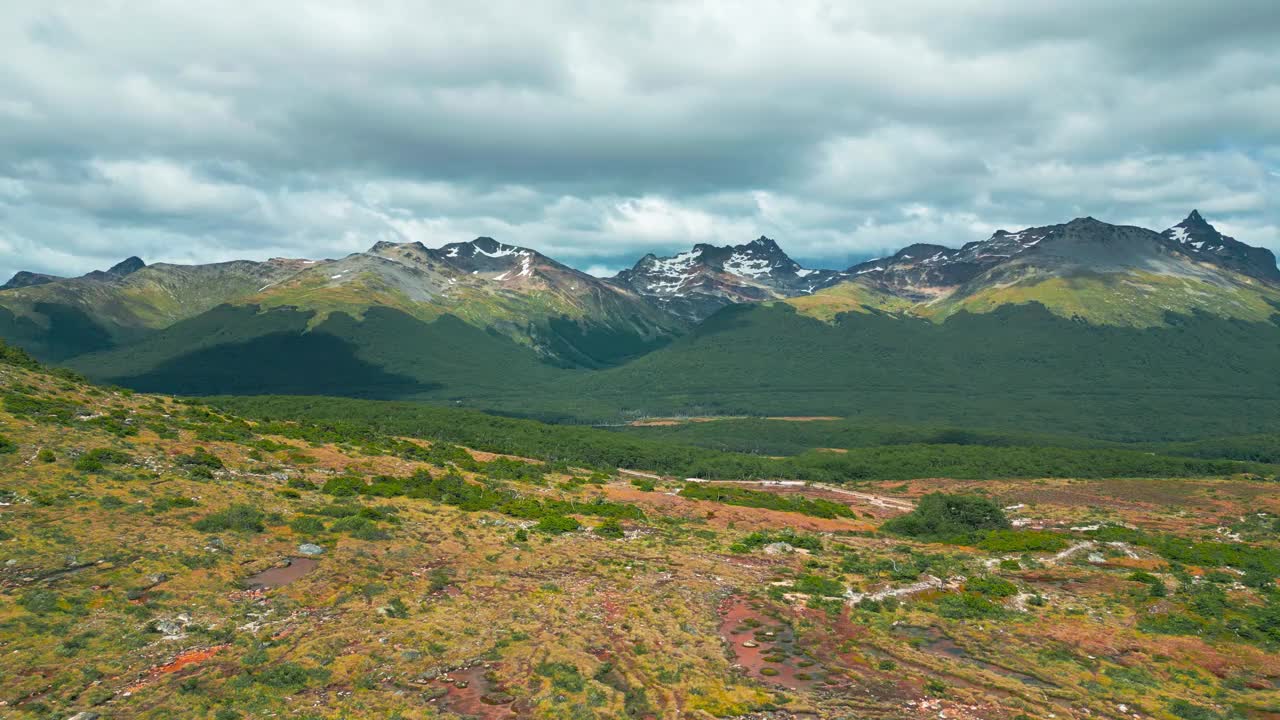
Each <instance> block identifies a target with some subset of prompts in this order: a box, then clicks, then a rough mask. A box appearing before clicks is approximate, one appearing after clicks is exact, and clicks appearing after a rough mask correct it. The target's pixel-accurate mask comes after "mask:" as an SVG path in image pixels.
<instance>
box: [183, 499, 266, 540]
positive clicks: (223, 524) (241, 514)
mask: <svg viewBox="0 0 1280 720" xmlns="http://www.w3.org/2000/svg"><path fill="white" fill-rule="evenodd" d="M265 519H266V515H264V514H263V513H262V511H261V510H259V509H258V508H256V507H254V506H252V505H242V504H237V505H232V506H231V507H229V508H227V509H226V510H223V511H221V512H216V513H213V514H212V515H207V516H205V517H203V518H201V519H199V520H197V521H196V523H195V528H196V529H197V530H199V531H200V532H207V533H216V532H222V531H224V530H235V531H238V532H255V533H256V532H262V531H263V530H265V529H266V525H265V523H264V522H263V521H264V520H265Z"/></svg>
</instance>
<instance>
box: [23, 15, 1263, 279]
mask: <svg viewBox="0 0 1280 720" xmlns="http://www.w3.org/2000/svg"><path fill="white" fill-rule="evenodd" d="M592 5H596V6H598V7H594V8H593V7H591V6H592ZM853 5H864V6H866V7H863V8H861V9H857V8H852V7H849V6H853ZM144 8H145V9H144ZM0 43H2V44H3V47H4V62H3V63H0V275H4V276H6V277H7V275H8V274H9V273H12V272H13V271H15V270H17V269H31V270H37V271H44V272H53V273H57V274H72V273H82V272H85V271H88V270H90V269H94V268H102V267H106V266H108V265H110V264H112V263H113V262H115V261H116V260H118V259H120V258H122V257H124V256H126V255H131V254H136V255H140V256H142V257H143V258H144V259H146V260H147V261H170V262H208V261H218V260H228V259H232V258H241V257H249V258H266V257H270V256H276V255H285V256H303V257H334V256H341V255H343V254H346V253H348V252H353V251H357V250H362V249H364V248H366V247H367V246H369V245H371V244H373V243H374V242H376V241H378V240H384V239H392V240H420V241H422V242H424V243H426V244H427V245H430V246H436V245H441V244H443V243H446V242H453V241H457V240H466V239H471V238H472V237H475V236H477V235H491V236H494V237H497V238H498V239H500V240H503V241H505V242H510V243H516V244H521V245H527V246H531V247H535V248H537V249H539V250H542V251H543V252H545V253H547V254H549V255H552V256H554V257H557V258H559V259H561V260H564V261H566V262H569V263H570V264H574V265H577V266H579V267H582V268H584V269H590V270H592V271H593V272H597V273H600V272H603V271H606V270H613V269H617V268H619V267H621V266H623V265H626V264H630V262H632V261H634V259H635V258H636V257H638V256H639V255H641V254H643V253H644V252H649V251H659V252H661V251H670V250H676V249H679V248H684V247H687V246H689V245H690V244H692V243H695V242H711V243H738V242H745V241H747V240H750V239H752V238H754V237H756V236H758V235H760V234H762V233H763V234H767V235H769V236H770V237H774V238H776V239H777V240H778V241H779V243H780V244H781V245H782V246H783V248H784V249H786V250H787V251H789V252H790V253H791V254H792V255H793V256H795V257H797V258H798V259H800V260H802V261H803V262H806V263H807V264H811V265H817V266H828V267H844V266H847V265H848V264H850V263H851V262H852V261H854V260H856V259H861V258H864V257H867V256H871V255H877V254H880V253H882V252H884V251H887V250H892V249H894V248H897V247H899V246H901V245H904V244H906V243H909V242H914V241H928V242H939V243H942V244H948V245H959V244H961V243H963V242H966V241H969V240H975V239H982V238H983V237H985V236H986V235H987V234H988V233H989V232H990V231H992V230H993V229H996V228H1001V227H1004V228H1010V229H1013V228H1019V227H1025V226H1028V225H1038V224H1047V223H1053V222H1059V221H1063V220H1066V219H1069V218H1071V217H1075V216H1080V215H1094V216H1095V217H1098V218H1100V219H1104V220H1108V221H1112V222H1124V223H1133V224H1141V225H1145V226H1148V227H1152V228H1155V229H1163V228H1165V227H1167V226H1169V225H1171V224H1173V223H1175V222H1177V221H1178V220H1180V219H1181V218H1182V217H1183V216H1184V215H1186V213H1187V212H1188V211H1189V210H1190V209H1191V208H1192V207H1197V208H1199V209H1200V210H1201V212H1202V213H1204V214H1205V216H1206V217H1207V218H1208V219H1209V220H1210V221H1211V222H1214V223H1215V224H1217V225H1218V227H1219V228H1220V229H1222V230H1224V231H1227V232H1229V233H1230V234H1233V235H1235V236H1236V237H1237V238H1239V239H1241V240H1244V241H1246V242H1249V243H1252V244H1257V245H1266V246H1269V247H1272V248H1273V249H1280V202H1277V198H1280V12H1277V11H1276V5H1275V0H1214V1H1210V0H1203V1H1178V0H1162V1H1159V2H1156V1H1153V0H1126V1H1125V2H1115V1H1114V0H1069V1H1064V2H1050V1H1048V0H1041V1H1038V2H1034V3H1028V2H1025V0H985V1H982V2H978V1H976V0H895V1H894V2H866V3H851V2H833V3H820V2H808V1H807V0H785V1H782V2H776V3H775V2H772V1H771V0H752V1H751V2H723V3H715V2H708V3H697V2H671V3H667V2H661V1H653V2H635V3H625V2H618V3H582V2H572V3H570V2H566V3H557V2H543V1H542V0H537V1H534V2H530V1H529V0H521V1H517V2H505V1H504V0H496V1H493V0H491V1H490V2H483V3H478V2H470V1H468V2H461V1H458V2H437V3H429V2H404V3H396V2H386V3H384V2H370V1H369V0H363V1H360V2H355V1H353V2H328V1H326V0H307V1H306V2H300V1H299V2H294V1H292V0H272V1H271V2H264V3H216V2H203V1H194V2H193V1H192V0H175V1H174V2H164V1H156V2H144V3H129V2H115V1H112V0H103V1H101V2H87V1H86V2H56V1H53V2H51V1H49V0H16V1H13V2H5V3H3V4H2V6H0Z"/></svg>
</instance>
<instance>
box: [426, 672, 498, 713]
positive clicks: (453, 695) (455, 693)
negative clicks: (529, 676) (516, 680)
mask: <svg viewBox="0 0 1280 720" xmlns="http://www.w3.org/2000/svg"><path fill="white" fill-rule="evenodd" d="M437 682H439V683H440V685H441V686H442V689H443V690H444V691H445V694H444V696H443V698H442V700H441V706H442V707H443V708H444V709H446V710H448V711H449V712H451V713H454V714H455V715H461V716H463V717H474V718H479V719H480V720H506V719H507V718H513V717H515V716H516V714H517V709H516V707H515V704H516V703H515V698H514V697H512V696H511V695H509V694H508V693H507V692H506V691H505V690H503V689H502V687H501V686H500V685H499V684H498V682H497V676H496V674H495V673H494V669H493V668H492V667H485V666H484V665H475V666H473V667H469V668H464V669H462V670H454V671H452V672H449V673H446V674H444V675H441V676H440V677H439V678H438V679H437Z"/></svg>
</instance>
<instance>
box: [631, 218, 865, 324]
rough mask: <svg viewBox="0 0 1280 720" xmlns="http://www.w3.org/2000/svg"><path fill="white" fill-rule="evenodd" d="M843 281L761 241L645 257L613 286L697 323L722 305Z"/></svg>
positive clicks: (808, 290) (801, 292) (807, 290)
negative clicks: (634, 293)
mask: <svg viewBox="0 0 1280 720" xmlns="http://www.w3.org/2000/svg"><path fill="white" fill-rule="evenodd" d="M843 277H844V275H843V273H839V272H835V271H832V270H810V269H807V268H803V267H801V266H800V264H799V263H797V262H796V261H794V260H792V259H791V258H790V257H788V256H787V254H786V253H785V252H783V251H782V248H780V247H778V244H777V243H776V242H774V241H773V240H771V239H769V238H767V237H764V236H763V235H762V236H760V237H759V238H756V239H755V240H752V241H751V242H749V243H746V244H744V245H732V246H724V247H716V246H714V245H706V244H699V245H694V246H693V249H692V250H689V251H687V252H683V253H680V254H679V255H674V256H671V257H658V256H656V255H653V254H649V255H645V256H644V257H643V258H641V259H640V261H639V262H637V263H636V264H635V266H634V267H632V268H631V269H630V270H623V271H622V272H620V273H618V274H617V275H616V276H614V277H613V278H612V282H614V283H616V284H618V285H621V286H624V287H626V288H629V289H630V290H632V291H634V292H636V293H638V294H639V295H641V296H643V297H645V298H646V299H648V300H649V301H650V302H652V303H654V304H656V305H658V306H659V307H662V308H664V309H665V310H667V311H668V312H670V313H672V314H674V315H677V316H679V317H682V318H686V319H689V320H693V321H698V320H702V319H703V318H705V317H707V316H708V315H710V314H711V313H713V312H715V311H716V310H719V309H720V308H722V307H724V306H725V305H730V304H733V303H744V302H760V301H763V300H774V299H778V298H787V297H795V296H797V295H804V294H808V293H812V292H814V291H815V290H820V289H822V288H824V287H828V286H830V285H832V284H834V283H836V282H839V281H840V279H842V278H843Z"/></svg>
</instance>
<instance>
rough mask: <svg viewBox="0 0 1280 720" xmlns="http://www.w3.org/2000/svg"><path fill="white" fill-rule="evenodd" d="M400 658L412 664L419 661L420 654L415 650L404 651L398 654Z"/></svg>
mask: <svg viewBox="0 0 1280 720" xmlns="http://www.w3.org/2000/svg"><path fill="white" fill-rule="evenodd" d="M400 657H401V658H404V659H405V660H408V661H409V662H413V661H414V660H421V659H422V653H420V652H418V651H417V650H405V651H404V652H402V653H400Z"/></svg>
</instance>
